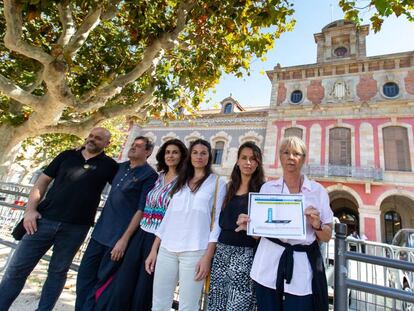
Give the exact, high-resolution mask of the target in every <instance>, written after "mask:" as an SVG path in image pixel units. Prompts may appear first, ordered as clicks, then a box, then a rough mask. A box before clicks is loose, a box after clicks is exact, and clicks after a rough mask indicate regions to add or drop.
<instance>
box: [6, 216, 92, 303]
mask: <svg viewBox="0 0 414 311" xmlns="http://www.w3.org/2000/svg"><path fill="white" fill-rule="evenodd" d="M88 230H89V226H86V225H74V224H68V223H63V222H58V221H53V220H48V219H44V218H42V219H39V220H38V221H37V231H36V232H35V233H34V234H33V235H28V234H25V235H24V237H23V239H22V240H21V241H20V243H19V245H18V246H17V248H16V251H15V252H14V254H13V257H12V259H11V261H10V264H9V266H8V267H7V269H6V272H5V273H4V276H3V279H2V281H1V283H0V310H1V311H7V310H8V309H9V308H10V305H11V304H12V303H13V301H14V300H15V299H16V298H17V296H18V295H19V294H20V292H21V290H22V289H23V287H24V284H25V282H26V279H27V277H28V276H29V275H30V273H31V272H32V271H33V269H34V267H35V266H36V265H37V263H38V262H39V260H40V259H41V258H42V257H43V255H44V254H45V253H46V252H47V251H48V250H49V248H50V247H52V246H53V254H52V257H51V259H50V263H49V268H48V272H47V279H46V282H45V283H44V284H43V288H42V294H41V296H40V301H39V305H38V308H37V310H38V311H45V310H48V311H49V310H52V309H53V307H54V306H55V304H56V302H57V300H58V298H59V296H60V294H61V292H62V290H63V287H64V285H65V282H66V275H67V272H68V270H69V267H70V264H71V263H72V260H73V257H75V255H76V252H77V251H78V250H79V247H80V246H81V245H82V242H83V241H84V240H85V237H86V234H87V233H88Z"/></svg>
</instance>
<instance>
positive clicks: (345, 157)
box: [329, 127, 351, 166]
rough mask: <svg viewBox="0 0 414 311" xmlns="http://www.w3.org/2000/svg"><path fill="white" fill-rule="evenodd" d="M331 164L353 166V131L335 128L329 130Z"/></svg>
mask: <svg viewBox="0 0 414 311" xmlns="http://www.w3.org/2000/svg"><path fill="white" fill-rule="evenodd" d="M329 164H331V165H340V166H350V165H351V130H350V129H348V128H346V127H335V128H333V129H330V130H329Z"/></svg>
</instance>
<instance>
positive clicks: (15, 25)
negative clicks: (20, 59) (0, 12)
mask: <svg viewBox="0 0 414 311" xmlns="http://www.w3.org/2000/svg"><path fill="white" fill-rule="evenodd" d="M4 17H5V19H6V34H5V36H4V44H5V46H6V47H7V48H8V49H10V50H12V51H15V52H17V53H20V54H22V55H24V56H26V57H28V58H31V59H35V60H37V61H38V62H40V63H42V64H43V65H46V64H48V63H50V62H51V61H53V57H52V56H50V55H49V54H47V53H45V52H44V51H43V50H42V49H41V48H38V47H34V46H31V45H29V44H28V43H26V42H24V41H23V39H22V25H23V20H22V4H21V3H20V1H14V0H4Z"/></svg>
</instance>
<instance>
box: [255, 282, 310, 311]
mask: <svg viewBox="0 0 414 311" xmlns="http://www.w3.org/2000/svg"><path fill="white" fill-rule="evenodd" d="M254 285H255V289H256V299H257V310H258V311H299V310H300V311H314V308H313V296H312V295H306V296H296V295H291V294H287V293H285V294H284V295H283V298H282V299H283V302H282V310H280V308H279V306H280V302H279V301H278V295H277V294H276V290H275V289H273V288H268V287H266V286H263V285H260V284H259V283H257V282H254Z"/></svg>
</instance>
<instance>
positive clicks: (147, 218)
mask: <svg viewBox="0 0 414 311" xmlns="http://www.w3.org/2000/svg"><path fill="white" fill-rule="evenodd" d="M186 158H187V148H186V147H185V145H184V144H183V143H182V142H181V141H180V140H178V139H171V140H168V141H167V142H165V143H164V144H163V145H162V146H161V147H160V149H159V150H158V152H157V155H156V159H157V170H158V171H159V172H161V173H160V176H159V178H158V180H157V181H156V182H155V186H154V188H153V189H152V190H151V191H150V192H148V194H147V198H146V203H145V208H144V212H143V214H142V218H141V222H140V227H139V229H138V231H137V232H136V233H135V235H134V236H133V237H132V238H131V241H130V243H129V244H128V248H127V251H126V253H125V257H124V260H123V262H122V264H121V266H120V268H119V270H118V271H117V272H116V273H115V275H114V278H113V280H112V281H111V280H108V282H109V285H108V284H106V285H107V286H108V287H107V288H105V286H104V287H103V288H101V289H100V291H99V292H98V295H99V294H100V293H101V292H102V295H101V297H99V299H98V300H97V304H96V308H95V310H108V311H116V310H119V311H128V310H130V311H149V310H151V302H152V287H153V286H152V283H153V276H152V275H150V274H148V273H147V272H146V271H145V259H146V258H147V256H148V254H149V252H150V250H151V247H152V243H153V242H154V239H155V234H154V233H155V231H156V230H157V228H158V226H159V225H160V224H161V222H162V220H163V217H164V214H165V212H166V210H167V207H168V204H169V202H170V199H171V196H170V192H171V190H172V189H173V187H174V185H175V183H176V181H177V176H178V175H179V172H181V171H182V168H183V165H184V162H185V159H186Z"/></svg>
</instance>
